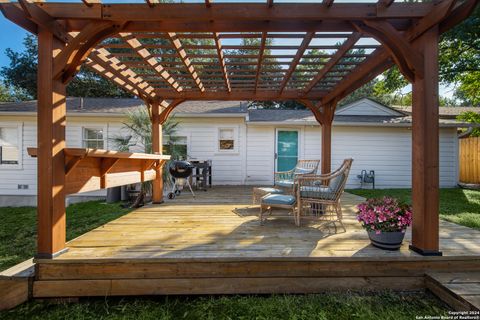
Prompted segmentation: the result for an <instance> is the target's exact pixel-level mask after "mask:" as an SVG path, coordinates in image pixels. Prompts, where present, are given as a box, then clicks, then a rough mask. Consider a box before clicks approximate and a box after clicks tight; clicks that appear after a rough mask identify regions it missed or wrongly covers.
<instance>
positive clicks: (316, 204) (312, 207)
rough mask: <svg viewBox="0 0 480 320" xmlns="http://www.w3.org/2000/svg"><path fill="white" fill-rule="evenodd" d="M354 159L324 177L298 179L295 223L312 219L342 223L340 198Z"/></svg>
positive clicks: (323, 175)
mask: <svg viewBox="0 0 480 320" xmlns="http://www.w3.org/2000/svg"><path fill="white" fill-rule="evenodd" d="M352 162H353V159H346V160H344V161H343V164H342V165H341V166H340V168H338V169H337V170H336V171H334V172H331V173H328V174H322V175H304V176H301V177H298V178H297V179H296V183H297V187H296V193H297V210H296V212H295V223H296V224H297V226H300V219H312V220H317V221H325V222H327V223H333V224H334V225H335V230H336V224H335V222H340V224H341V225H342V227H343V229H345V227H344V226H343V223H342V206H341V205H340V196H341V195H342V193H343V190H344V189H345V184H346V182H347V179H348V174H349V172H350V168H351V166H352Z"/></svg>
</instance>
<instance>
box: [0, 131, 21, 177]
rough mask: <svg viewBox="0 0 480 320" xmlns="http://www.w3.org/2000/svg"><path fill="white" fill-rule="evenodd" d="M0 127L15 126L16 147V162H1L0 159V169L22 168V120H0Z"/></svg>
mask: <svg viewBox="0 0 480 320" xmlns="http://www.w3.org/2000/svg"><path fill="white" fill-rule="evenodd" d="M0 128H16V129H17V147H18V163H15V164H2V163H1V161H0V170H9V169H22V168H23V137H22V136H23V134H22V133H23V122H21V123H8V122H0ZM0 160H1V159H0Z"/></svg>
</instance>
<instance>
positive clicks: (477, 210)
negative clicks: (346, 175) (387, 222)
mask: <svg viewBox="0 0 480 320" xmlns="http://www.w3.org/2000/svg"><path fill="white" fill-rule="evenodd" d="M347 192H350V193H353V194H356V195H359V196H362V197H365V198H377V197H383V196H386V195H388V196H392V197H396V198H399V199H400V200H402V201H404V202H407V203H411V189H376V190H366V189H350V190H347ZM440 217H441V218H442V219H443V220H447V221H451V222H454V223H458V224H461V225H463V226H466V227H470V228H475V229H477V230H480V190H466V189H460V188H455V189H440Z"/></svg>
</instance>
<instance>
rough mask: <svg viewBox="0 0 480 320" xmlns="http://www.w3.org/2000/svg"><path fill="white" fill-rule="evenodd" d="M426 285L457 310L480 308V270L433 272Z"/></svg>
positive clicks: (427, 278)
mask: <svg viewBox="0 0 480 320" xmlns="http://www.w3.org/2000/svg"><path fill="white" fill-rule="evenodd" d="M425 285H426V287H427V288H428V289H429V290H430V291H432V292H433V293H434V294H435V295H436V296H438V297H439V298H440V299H441V300H443V301H444V302H445V303H447V304H448V305H449V306H450V307H452V308H453V309H455V310H457V311H470V310H472V311H473V310H474V311H478V310H479V309H480V272H431V273H427V274H426V277H425Z"/></svg>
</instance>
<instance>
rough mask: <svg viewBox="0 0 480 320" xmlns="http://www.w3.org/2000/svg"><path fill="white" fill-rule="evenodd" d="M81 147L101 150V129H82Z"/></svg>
mask: <svg viewBox="0 0 480 320" xmlns="http://www.w3.org/2000/svg"><path fill="white" fill-rule="evenodd" d="M83 147H84V148H92V149H103V129H91V128H83Z"/></svg>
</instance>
